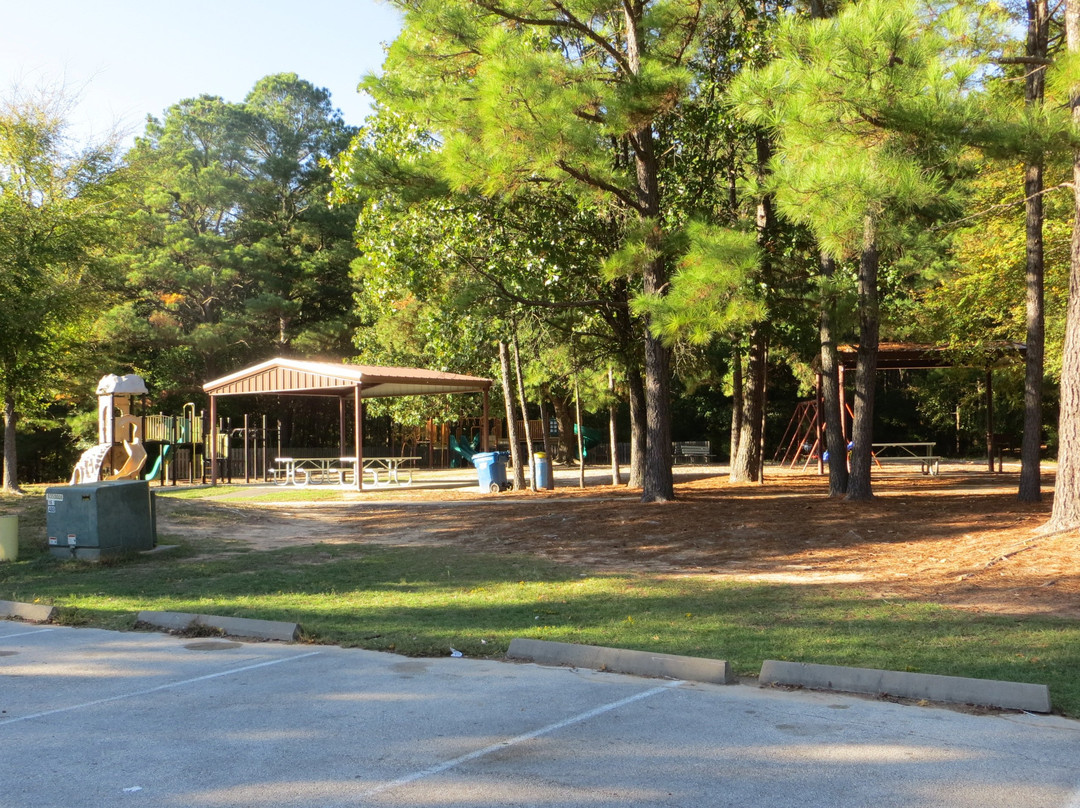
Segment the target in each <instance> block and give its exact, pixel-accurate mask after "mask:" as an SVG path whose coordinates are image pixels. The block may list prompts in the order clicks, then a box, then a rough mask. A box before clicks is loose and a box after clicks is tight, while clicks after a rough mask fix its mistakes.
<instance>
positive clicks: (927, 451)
mask: <svg viewBox="0 0 1080 808" xmlns="http://www.w3.org/2000/svg"><path fill="white" fill-rule="evenodd" d="M935 446H937V444H936V443H934V442H933V441H891V442H887V443H872V444H870V449H871V451H872V452H873V455H874V462H875V463H877V465H878V466H879V467H880V466H882V465H883V464H885V463H906V464H911V465H918V466H919V470H920V471H921V472H922V473H923V474H933V475H936V474H937V473H938V472H939V471H940V466H941V457H940V456H938V455H935V454H934V447H935Z"/></svg>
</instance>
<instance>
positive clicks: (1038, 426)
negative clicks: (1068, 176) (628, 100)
mask: <svg viewBox="0 0 1080 808" xmlns="http://www.w3.org/2000/svg"><path fill="white" fill-rule="evenodd" d="M1027 7H1028V33H1027V55H1028V56H1030V57H1032V58H1034V59H1045V58H1046V51H1047V46H1048V43H1047V40H1048V37H1049V15H1048V9H1047V0H1028V3H1027ZM1045 73H1046V71H1045V68H1044V67H1042V66H1035V65H1031V66H1029V67H1028V72H1027V79H1026V82H1025V88H1024V92H1025V100H1026V102H1027V105H1028V106H1029V107H1033V108H1037V107H1040V106H1042V103H1043V85H1044V79H1045ZM1042 192H1043V161H1042V159H1041V158H1040V159H1035V160H1032V161H1031V162H1029V163H1028V165H1027V168H1026V170H1025V172H1024V205H1025V207H1026V209H1027V218H1026V234H1027V249H1026V254H1027V278H1026V290H1027V293H1026V319H1027V357H1026V360H1025V370H1024V436H1023V440H1022V442H1021V445H1020V489H1019V492H1018V497H1019V499H1020V501H1021V502H1038V501H1039V500H1040V499H1041V498H1042V484H1041V479H1040V477H1041V473H1040V457H1039V454H1040V447H1041V446H1042V398H1043V358H1044V355H1045V325H1044V314H1043V312H1044V309H1043V203H1042Z"/></svg>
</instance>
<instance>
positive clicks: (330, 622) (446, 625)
mask: <svg viewBox="0 0 1080 808" xmlns="http://www.w3.org/2000/svg"><path fill="white" fill-rule="evenodd" d="M40 499H41V498H40V497H35V498H33V499H31V498H26V499H24V500H22V501H20V502H18V503H17V506H16V504H15V503H13V502H12V500H10V499H3V500H0V512H4V510H5V508H6V509H7V511H8V512H10V511H11V510H12V509H13V508H14V507H18V508H19V509H20V510H21V511H22V515H21V519H20V560H19V561H16V562H13V563H4V564H0V599H3V600H16V601H24V602H44V603H50V604H54V605H56V606H58V607H60V620H61V622H63V623H66V624H69V625H93V626H99V627H105V628H117V629H126V628H130V627H132V626H133V624H134V621H135V614H136V612H138V611H139V610H143V609H150V610H174V611H183V612H199V613H206V614H215V615H226V616H237V617H253V618H264V619H270V620H286V621H290V622H297V623H299V624H300V625H301V627H302V630H303V633H304V638H305V639H306V640H308V641H310V642H317V643H330V644H337V645H346V646H358V647H363V648H369V649H376V650H388V651H396V652H398V653H402V654H410V655H422V656H431V655H434V656H439V655H446V654H449V653H450V648H451V647H453V648H456V649H458V650H460V651H462V652H464V653H465V654H466V655H467V656H499V655H501V654H503V653H504V652H505V651H506V648H507V646H508V645H509V643H510V640H511V639H513V638H514V637H530V638H535V639H546V640H559V641H563V642H575V643H586V644H593V645H606V646H616V647H621V648H634V649H642V650H650V651H658V652H665V653H673V654H688V655H691V656H703V657H711V658H717V659H726V660H729V661H730V662H731V663H732V664H733V665H734V667H735V670H736V671H737V672H738V673H739V674H742V675H756V674H757V673H758V671H759V669H760V667H761V663H762V661H763V660H765V659H781V660H796V661H803V662H817V663H823V664H840V665H855V666H860V667H871V668H887V669H891V670H907V671H918V672H924V673H937V674H947V675H954V676H972V677H978V678H988V679H1006V680H1011V681H1022V682H1035V683H1042V684H1047V685H1049V686H1050V690H1051V697H1052V699H1053V702H1054V707H1055V709H1056V710H1060V711H1061V712H1063V713H1065V714H1067V715H1071V716H1080V675H1078V674H1077V671H1078V670H1080V622H1076V621H1067V620H1055V619H1044V618H1025V619H1016V618H1003V617H992V616H985V615H979V614H973V613H971V612H965V611H961V610H957V609H950V608H945V607H942V606H936V605H933V604H926V603H914V602H907V601H889V600H882V599H880V598H877V597H872V596H870V595H869V594H867V593H864V592H860V591H859V590H858V589H851V588H839V587H836V586H820V585H814V586H799V585H792V584H771V583H770V584H763V583H757V582H755V583H738V582H718V581H715V580H705V579H703V578H700V577H693V576H686V577H670V576H665V577H661V576H650V575H630V574H624V575H597V574H590V573H586V572H585V571H583V570H580V569H576V568H572V567H569V566H565V565H556V564H552V563H548V562H545V561H540V560H537V559H534V558H529V557H520V556H517V557H512V556H504V555H490V554H481V553H471V552H469V551H468V550H466V549H463V548H462V547H460V546H458V547H448V548H432V547H376V546H370V545H361V544H332V545H331V544H318V545H311V546H302V547H293V548H288V549H282V550H274V551H254V550H250V549H249V548H247V547H245V546H243V545H240V544H239V543H232V542H229V541H228V540H227V539H226V538H224V537H222V538H220V539H207V540H198V541H191V540H183V539H180V540H178V541H179V547H178V548H177V550H176V551H174V552H173V553H171V554H166V555H155V556H140V557H136V558H128V559H123V560H117V561H112V562H107V563H102V564H90V563H85V562H72V561H58V560H54V559H52V558H51V557H49V556H48V555H47V553H46V552H45V550H44V539H43V536H44V504H43V502H42V503H41V504H40V505H39V504H38V500H40ZM174 541H177V540H176V539H174V538H173V537H162V542H163V543H173V542H174Z"/></svg>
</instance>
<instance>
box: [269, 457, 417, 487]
mask: <svg viewBox="0 0 1080 808" xmlns="http://www.w3.org/2000/svg"><path fill="white" fill-rule="evenodd" d="M420 459H421V458H420V457H365V458H364V459H363V462H362V464H361V466H362V468H363V473H365V474H370V475H371V482H372V484H373V485H378V484H379V474H380V472H385V473H386V484H387V485H408V484H410V483H412V481H413V478H412V469H411V468H407V469H406V471H408V472H409V479H408V481H407V482H402V481H401V479H400V477H399V476H398V475H399V471H400V470H401V469H402V467H403V466H405V464H407V463H409V462H412V461H414V460H420ZM274 462H275V463H277V468H274V469H271V471H272V473H273V475H274V482H275V483H277V484H278V485H295V486H300V487H303V486H305V485H308V484H310V483H336V484H338V485H346V484H348V483H349V480H348V479H347V478H348V476H349V475H350V474H351V475H352V479H353V480H355V479H356V472H357V462H356V458H355V457H275V458H274Z"/></svg>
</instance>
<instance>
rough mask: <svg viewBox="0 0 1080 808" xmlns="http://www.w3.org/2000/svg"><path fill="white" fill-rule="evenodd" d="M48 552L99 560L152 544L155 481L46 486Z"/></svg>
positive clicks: (155, 523) (58, 556) (154, 516)
mask: <svg viewBox="0 0 1080 808" xmlns="http://www.w3.org/2000/svg"><path fill="white" fill-rule="evenodd" d="M45 501H46V506H47V507H46V515H45V526H46V530H47V532H48V537H49V552H51V553H52V554H53V555H54V556H56V557H57V558H82V559H87V560H90V561H96V560H97V559H100V558H108V557H110V556H117V555H123V554H124V553H131V552H138V551H140V550H152V549H153V548H154V545H155V544H157V514H156V512H155V508H154V494H153V492H152V491H151V490H150V483H148V482H145V481H142V480H116V481H114V482H98V483H83V484H81V485H61V486H54V487H52V488H46V489H45Z"/></svg>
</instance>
